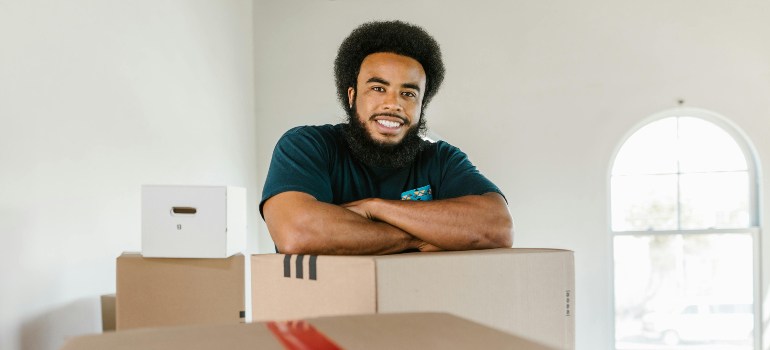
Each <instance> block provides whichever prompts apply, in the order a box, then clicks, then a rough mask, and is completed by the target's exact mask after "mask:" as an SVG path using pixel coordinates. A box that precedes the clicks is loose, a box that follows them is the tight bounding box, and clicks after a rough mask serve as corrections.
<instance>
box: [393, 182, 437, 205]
mask: <svg viewBox="0 0 770 350" xmlns="http://www.w3.org/2000/svg"><path fill="white" fill-rule="evenodd" d="M401 200H405V201H431V200H433V191H431V189H430V185H428V186H423V187H420V188H417V189H414V190H409V191H406V192H404V193H401Z"/></svg>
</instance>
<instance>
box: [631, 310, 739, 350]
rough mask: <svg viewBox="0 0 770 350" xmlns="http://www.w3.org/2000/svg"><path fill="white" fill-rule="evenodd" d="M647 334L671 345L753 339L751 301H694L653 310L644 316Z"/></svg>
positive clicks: (643, 320) (645, 333)
mask: <svg viewBox="0 0 770 350" xmlns="http://www.w3.org/2000/svg"><path fill="white" fill-rule="evenodd" d="M642 322H643V326H644V335H645V336H646V337H648V338H652V339H660V340H662V341H663V342H664V343H666V344H667V345H676V344H679V342H680V341H694V342H708V341H715V340H716V341H725V340H732V341H740V340H750V339H751V337H752V336H753V332H754V307H753V304H752V303H751V302H748V303H735V302H714V301H711V302H709V301H690V302H686V303H682V304H681V305H679V306H678V307H676V308H674V309H673V311H672V312H670V313H657V312H655V313H649V314H646V315H644V316H643V317H642Z"/></svg>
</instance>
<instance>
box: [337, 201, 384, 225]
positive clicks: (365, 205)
mask: <svg viewBox="0 0 770 350" xmlns="http://www.w3.org/2000/svg"><path fill="white" fill-rule="evenodd" d="M374 201H375V198H366V199H361V200H357V201H355V202H350V203H345V204H341V205H340V206H341V207H343V208H345V209H347V210H350V211H352V212H354V213H356V214H358V215H361V216H363V217H365V218H367V219H369V220H375V218H374V215H373V214H372V205H373V204H374Z"/></svg>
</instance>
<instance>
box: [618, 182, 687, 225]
mask: <svg viewBox="0 0 770 350" xmlns="http://www.w3.org/2000/svg"><path fill="white" fill-rule="evenodd" d="M611 186H612V188H611V189H610V193H611V194H612V198H611V200H612V230H613V231H645V230H675V229H677V222H676V221H677V213H676V175H638V176H613V177H612V185H611Z"/></svg>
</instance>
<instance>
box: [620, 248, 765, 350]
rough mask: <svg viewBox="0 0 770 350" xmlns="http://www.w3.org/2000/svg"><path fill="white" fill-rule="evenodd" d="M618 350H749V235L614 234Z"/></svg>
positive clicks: (750, 346) (751, 276) (751, 283)
mask: <svg viewBox="0 0 770 350" xmlns="http://www.w3.org/2000/svg"><path fill="white" fill-rule="evenodd" d="M614 249H615V340H616V342H615V344H616V347H617V349H742V350H743V349H746V350H748V349H753V330H754V314H753V310H754V309H753V263H752V259H753V255H752V252H753V249H752V238H751V235H750V234H739V233H734V234H688V235H634V236H616V237H615V238H614Z"/></svg>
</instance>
